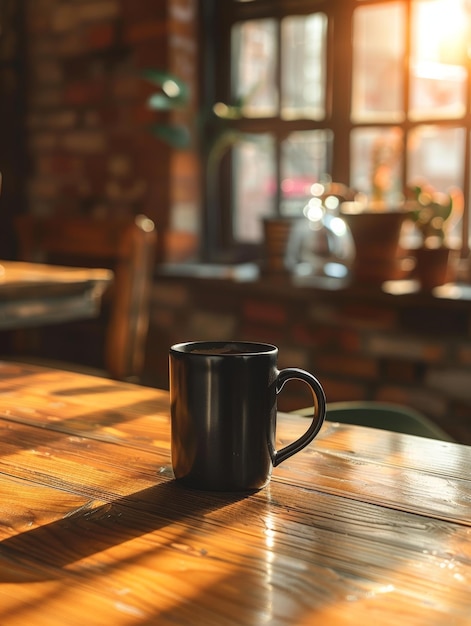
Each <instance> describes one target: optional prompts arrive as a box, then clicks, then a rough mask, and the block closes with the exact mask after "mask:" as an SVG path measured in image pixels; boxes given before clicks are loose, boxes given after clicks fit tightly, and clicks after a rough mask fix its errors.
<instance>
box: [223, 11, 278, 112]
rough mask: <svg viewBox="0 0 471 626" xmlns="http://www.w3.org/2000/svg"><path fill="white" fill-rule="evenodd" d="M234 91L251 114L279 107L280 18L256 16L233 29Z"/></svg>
mask: <svg viewBox="0 0 471 626" xmlns="http://www.w3.org/2000/svg"><path fill="white" fill-rule="evenodd" d="M232 58H233V64H234V65H233V74H232V75H233V80H234V83H233V93H234V96H235V98H236V99H237V100H242V101H243V113H244V115H245V116H247V117H269V116H273V115H275V114H276V112H277V110H278V90H277V88H276V84H275V73H276V72H275V69H276V22H275V20H274V19H265V20H252V21H248V22H240V23H238V24H235V25H234V26H233V29H232Z"/></svg>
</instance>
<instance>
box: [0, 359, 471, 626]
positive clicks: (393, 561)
mask: <svg viewBox="0 0 471 626" xmlns="http://www.w3.org/2000/svg"><path fill="white" fill-rule="evenodd" d="M305 426H306V420H303V418H294V419H293V416H283V415H282V416H280V420H279V431H278V435H279V440H280V444H281V443H282V442H286V441H289V440H290V439H292V438H293V437H294V436H295V434H296V433H297V432H299V429H302V428H305ZM444 446H445V447H444ZM470 461H471V450H470V449H469V448H468V447H466V446H459V445H457V444H443V443H441V442H435V441H429V440H422V439H420V438H417V437H408V436H406V435H399V434H395V433H385V432H382V431H378V430H373V429H367V428H358V427H354V426H347V425H342V426H338V427H337V426H334V425H326V426H325V427H324V428H323V430H322V431H321V434H320V436H319V437H318V439H316V441H315V442H314V443H313V444H312V445H311V446H310V447H309V448H308V449H306V450H305V451H303V452H302V453H299V454H298V455H296V456H295V457H293V458H292V459H289V460H288V461H287V462H286V463H284V464H282V465H280V466H279V467H278V468H276V469H275V470H274V473H273V477H272V481H271V483H270V484H269V486H268V487H267V488H265V489H263V490H261V491H259V492H257V493H255V494H252V495H247V494H225V493H211V492H198V491H191V490H186V489H184V488H182V487H180V486H179V485H178V484H177V483H175V481H174V480H173V479H172V472H171V465H170V453H169V418H168V396H167V393H166V392H163V391H160V390H156V389H149V388H145V387H138V386H134V385H129V384H125V383H117V382H113V381H110V380H105V379H100V378H93V377H87V376H83V375H77V374H74V373H71V372H57V371H55V370H45V369H44V370H43V369H39V368H35V367H33V366H19V365H15V364H1V365H0V497H1V502H2V504H1V524H0V623H1V624H2V626H4V625H7V626H10V625H12V626H13V625H15V626H17V625H19V624H21V625H23V624H35V625H36V624H39V625H43V624H44V625H47V626H55V625H56V624H57V625H59V624H60V625H61V626H62V625H63V624H70V625H72V626H75V625H78V624H84V623H86V624H87V625H92V626H94V625H97V626H102V625H103V624H113V625H118V626H125V625H126V626H127V625H129V624H142V625H150V624H158V625H159V626H160V625H161V624H162V625H164V626H166V625H167V624H168V625H170V624H172V625H174V624H188V625H190V624H191V625H192V626H193V625H195V624H196V625H199V624H201V625H205V626H206V625H213V624H214V626H216V625H217V626H220V625H225V624H227V625H232V624H246V625H258V624H260V625H261V624H275V625H277V624H279V625H285V624H286V625H288V624H290V625H292V624H300V625H304V624H305V625H308V624H309V625H312V624H314V623H319V624H323V625H324V624H326V625H327V626H330V625H335V626H337V625H343V624H361V625H363V624H368V623H374V620H376V621H377V622H378V623H380V624H395V625H396V624H397V623H400V621H401V620H402V621H403V623H405V624H407V625H409V624H412V625H415V624H417V625H423V626H430V625H432V626H438V625H442V624H458V625H464V624H469V616H470V615H471V600H470V594H469V584H470V581H471V515H470V512H471V481H470V480H469V478H468V474H467V472H466V468H469V467H470ZM468 473H469V472H468ZM78 607H79V608H78Z"/></svg>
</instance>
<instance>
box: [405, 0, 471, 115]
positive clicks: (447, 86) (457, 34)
mask: <svg viewBox="0 0 471 626" xmlns="http://www.w3.org/2000/svg"><path fill="white" fill-rule="evenodd" d="M465 1H467V0H432V1H431V0H415V1H414V2H413V5H412V31H411V32H412V51H411V65H410V67H411V77H410V86H411V90H410V117H411V118H412V119H426V118H431V117H432V118H437V119H439V118H443V117H460V116H462V115H463V114H464V112H465V103H466V69H465V67H464V66H463V65H464V64H465V62H466V52H467V36H466V33H467V29H468V27H469V18H468V16H467V14H466V12H465V10H464V2H465Z"/></svg>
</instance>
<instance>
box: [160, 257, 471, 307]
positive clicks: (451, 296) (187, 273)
mask: <svg viewBox="0 0 471 626" xmlns="http://www.w3.org/2000/svg"><path fill="white" fill-rule="evenodd" d="M157 273H158V275H159V276H160V277H168V278H172V277H173V278H181V279H185V278H188V279H198V280H221V281H225V282H232V283H245V284H247V283H249V284H251V285H253V286H254V287H255V286H256V285H262V284H263V285H264V286H270V285H271V286H273V287H274V288H280V287H281V288H283V287H284V288H286V289H287V290H294V291H296V290H299V291H303V292H304V291H306V290H307V291H310V290H316V291H327V292H342V291H343V292H346V291H348V292H351V293H356V294H358V295H360V294H368V295H372V294H374V293H377V294H378V295H380V294H383V295H385V296H386V297H387V296H395V297H400V296H416V297H419V298H420V299H429V298H433V299H437V300H453V301H464V302H468V301H471V285H470V284H464V283H463V284H462V283H448V284H446V285H441V286H439V287H435V288H434V289H432V290H431V291H426V292H425V291H421V289H420V284H419V282H418V281H416V280H413V279H404V280H390V281H386V282H384V283H382V285H375V284H366V283H361V284H357V283H354V282H352V280H351V279H345V278H329V277H309V278H299V277H293V276H290V275H286V274H282V273H281V274H264V273H263V272H262V271H261V270H260V266H259V265H258V264H257V263H241V264H236V265H229V264H210V263H164V264H162V265H160V266H159V268H158V272H157Z"/></svg>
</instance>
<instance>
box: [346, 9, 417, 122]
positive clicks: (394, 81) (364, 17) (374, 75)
mask: <svg viewBox="0 0 471 626" xmlns="http://www.w3.org/2000/svg"><path fill="white" fill-rule="evenodd" d="M405 18H406V14H405V5H404V3H402V2H401V3H399V2H391V3H388V4H382V5H379V6H377V5H372V6H364V7H361V8H359V9H356V11H355V12H354V16H353V76H352V80H353V91H352V119H353V120H355V121H380V120H381V121H396V122H397V121H401V120H402V119H403V118H404V106H403V97H404V96H403V94H404V90H403V71H402V69H403V66H404V54H405V44H404V38H405V23H406V22H405Z"/></svg>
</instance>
